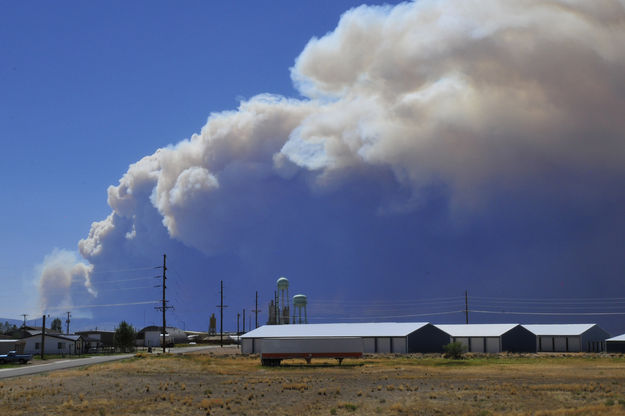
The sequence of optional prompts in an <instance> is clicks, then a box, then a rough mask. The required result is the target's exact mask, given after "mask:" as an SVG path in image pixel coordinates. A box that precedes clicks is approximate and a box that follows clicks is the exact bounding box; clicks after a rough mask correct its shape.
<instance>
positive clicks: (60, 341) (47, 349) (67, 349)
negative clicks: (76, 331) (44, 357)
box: [21, 331, 84, 355]
mask: <svg viewBox="0 0 625 416" xmlns="http://www.w3.org/2000/svg"><path fill="white" fill-rule="evenodd" d="M21 341H23V342H24V344H25V345H24V353H26V354H33V355H35V354H41V334H39V335H31V336H29V337H26V338H22V339H21ZM83 349H84V340H83V338H82V337H81V336H80V335H61V334H48V333H47V331H46V334H45V341H44V354H59V355H74V354H80V353H82V351H83Z"/></svg>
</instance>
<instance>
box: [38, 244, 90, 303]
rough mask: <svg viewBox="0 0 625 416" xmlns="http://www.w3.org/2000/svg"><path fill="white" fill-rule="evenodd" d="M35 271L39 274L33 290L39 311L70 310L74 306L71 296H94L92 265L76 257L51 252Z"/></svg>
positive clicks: (72, 253)
mask: <svg viewBox="0 0 625 416" xmlns="http://www.w3.org/2000/svg"><path fill="white" fill-rule="evenodd" d="M39 267H40V269H41V274H40V277H39V280H38V282H37V289H38V291H39V300H40V307H41V309H42V310H43V311H50V310H51V308H52V309H53V308H55V307H71V306H72V305H73V303H74V299H72V294H73V293H82V294H83V295H86V294H87V293H88V294H90V295H91V296H96V292H95V291H94V289H93V287H92V286H91V278H90V274H91V272H92V271H93V265H91V264H85V263H84V262H81V261H80V259H79V258H78V255H77V253H75V252H72V251H67V250H54V251H52V253H50V254H49V255H47V256H46V257H45V258H44V260H43V263H42V264H41V265H40V266H39Z"/></svg>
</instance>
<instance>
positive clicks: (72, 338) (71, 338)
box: [21, 334, 80, 341]
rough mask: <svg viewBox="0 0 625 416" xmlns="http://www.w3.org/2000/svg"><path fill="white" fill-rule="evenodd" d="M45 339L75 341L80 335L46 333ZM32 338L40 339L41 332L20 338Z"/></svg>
mask: <svg viewBox="0 0 625 416" xmlns="http://www.w3.org/2000/svg"><path fill="white" fill-rule="evenodd" d="M45 337H46V339H47V338H58V339H64V340H66V341H77V340H78V339H80V335H71V334H70V335H68V334H46V336H45ZM33 338H39V339H41V334H39V335H31V336H29V337H24V338H21V340H27V339H33Z"/></svg>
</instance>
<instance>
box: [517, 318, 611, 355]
mask: <svg viewBox="0 0 625 416" xmlns="http://www.w3.org/2000/svg"><path fill="white" fill-rule="evenodd" d="M523 327H524V328H525V329H527V330H528V331H530V332H531V333H533V334H534V335H536V351H538V352H602V351H605V340H606V338H608V337H609V336H610V335H609V334H608V333H607V332H606V331H604V330H603V329H601V327H599V325H597V324H541V325H523Z"/></svg>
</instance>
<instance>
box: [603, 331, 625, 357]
mask: <svg viewBox="0 0 625 416" xmlns="http://www.w3.org/2000/svg"><path fill="white" fill-rule="evenodd" d="M605 345H606V351H607V352H612V353H620V354H623V353H625V334H623V335H619V336H616V337H613V338H608V339H606V340H605Z"/></svg>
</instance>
